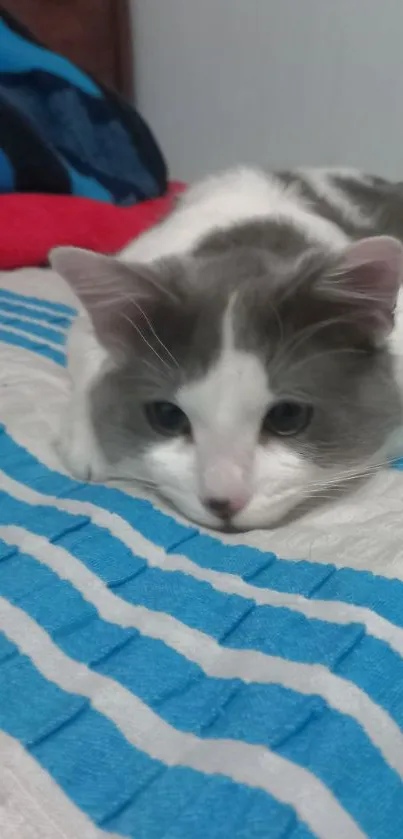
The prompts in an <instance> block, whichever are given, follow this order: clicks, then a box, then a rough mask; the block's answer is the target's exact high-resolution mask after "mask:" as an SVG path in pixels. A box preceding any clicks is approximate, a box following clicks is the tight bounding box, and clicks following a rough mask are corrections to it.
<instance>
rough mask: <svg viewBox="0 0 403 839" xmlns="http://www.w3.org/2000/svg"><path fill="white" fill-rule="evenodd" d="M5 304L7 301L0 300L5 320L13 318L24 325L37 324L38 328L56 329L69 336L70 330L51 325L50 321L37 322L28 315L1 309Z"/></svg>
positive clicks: (1, 311) (5, 327)
mask: <svg viewBox="0 0 403 839" xmlns="http://www.w3.org/2000/svg"><path fill="white" fill-rule="evenodd" d="M3 302H4V303H5V302H6V301H5V300H4V301H3V300H2V299H1V298H0V315H3V316H4V317H5V318H11V319H13V318H15V319H17V320H22V321H24V323H35V324H36V326H43V327H44V329H54V330H55V332H60V334H61V335H67V331H68V329H66V328H65V327H63V326H58V325H57V324H54V323H50V321H44V320H37V318H34V317H29V316H28V315H19V314H16V313H15V312H6V311H5V310H3V309H2V307H1V304H2V303H3ZM7 302H8V301H7ZM10 302H11V301H10ZM49 314H52V313H51V312H49ZM60 317H64V315H60ZM0 325H1V327H2V328H3V327H4V329H7V326H5V325H4V324H3V323H2V324H0ZM31 334H33V333H30V335H31ZM37 337H39V336H37Z"/></svg>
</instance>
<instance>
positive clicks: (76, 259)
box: [49, 247, 161, 347]
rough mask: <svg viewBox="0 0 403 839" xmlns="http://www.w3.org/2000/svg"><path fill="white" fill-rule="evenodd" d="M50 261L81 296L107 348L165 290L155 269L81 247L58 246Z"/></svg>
mask: <svg viewBox="0 0 403 839" xmlns="http://www.w3.org/2000/svg"><path fill="white" fill-rule="evenodd" d="M49 262H50V265H51V267H52V268H53V269H54V271H56V272H57V273H58V274H60V276H62V277H63V278H64V279H65V280H66V281H67V282H68V284H69V285H70V286H71V288H72V289H73V291H74V292H75V294H76V295H77V297H78V298H79V299H80V301H81V303H82V304H83V306H84V307H85V309H86V310H87V312H88V314H89V316H90V318H91V320H92V323H93V326H94V329H95V332H96V334H97V337H98V338H99V340H100V342H101V343H102V344H104V345H105V346H107V347H111V346H112V345H113V344H115V343H116V339H119V341H120V343H121V341H122V339H124V337H125V335H128V331H129V327H130V326H131V328H132V329H133V326H134V322H135V319H136V318H138V317H139V313H141V312H142V311H143V306H144V305H146V304H147V301H148V300H151V299H153V298H155V296H156V295H158V294H159V293H160V290H161V289H160V286H159V283H158V276H157V272H155V271H154V270H153V269H152V268H149V267H148V266H131V265H126V264H125V263H124V262H121V261H120V260H118V259H116V258H114V257H110V256H103V255H102V254H98V253H93V252H92V251H87V250H82V249H81V248H73V247H60V248H55V249H54V250H53V251H51V253H50V255H49Z"/></svg>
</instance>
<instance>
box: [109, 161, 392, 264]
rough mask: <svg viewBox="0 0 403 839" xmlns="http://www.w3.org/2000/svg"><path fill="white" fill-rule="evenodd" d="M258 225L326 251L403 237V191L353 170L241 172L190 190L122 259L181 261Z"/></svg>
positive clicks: (244, 169)
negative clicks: (374, 238)
mask: <svg viewBox="0 0 403 839" xmlns="http://www.w3.org/2000/svg"><path fill="white" fill-rule="evenodd" d="M253 221H256V222H258V223H261V222H262V221H266V222H267V223H273V224H279V223H281V224H282V225H285V226H287V225H288V226H289V227H290V230H291V231H292V230H294V231H295V230H297V231H298V232H299V233H302V234H303V235H304V236H305V238H306V239H307V241H308V242H311V243H312V242H313V243H319V244H321V245H323V246H325V247H327V248H329V249H331V250H338V249H340V248H342V247H343V246H344V245H345V244H346V242H348V241H349V240H350V239H352V238H359V237H361V236H370V235H375V234H376V233H382V232H385V233H390V234H391V235H396V236H398V237H399V238H401V239H403V188H402V186H401V185H399V184H393V183H391V182H389V181H386V180H384V179H382V178H377V177H374V176H370V175H365V174H363V173H361V172H359V171H358V170H355V169H346V168H332V169H330V168H303V169H296V170H294V171H285V172H278V173H273V174H270V173H267V172H265V171H264V170H262V169H258V168H252V167H240V168H236V169H232V170H229V171H227V172H223V173H221V174H219V175H215V176H211V177H208V178H205V179H204V180H202V181H200V182H198V183H195V184H194V185H193V186H191V187H190V188H189V189H188V190H187V191H186V192H185V193H184V195H183V196H182V197H181V198H180V199H179V201H178V203H177V206H176V207H175V209H174V210H173V212H172V213H171V214H170V215H169V216H168V217H167V218H166V219H164V220H163V221H162V222H161V223H160V224H159V225H157V226H156V227H155V228H153V229H152V230H151V231H148V232H147V233H145V234H144V235H143V236H141V237H140V238H139V239H137V240H136V241H134V242H133V243H132V244H130V245H129V246H128V247H127V248H126V249H125V250H124V251H123V252H122V254H121V258H122V259H123V260H125V261H128V262H151V261H154V260H156V259H159V258H165V257H172V256H179V255H185V254H187V253H191V252H192V251H194V250H196V249H198V248H199V247H200V246H201V245H202V243H203V242H204V241H205V240H206V239H208V238H209V237H211V235H213V234H215V233H217V232H219V231H229V230H231V229H232V228H234V227H237V228H239V227H242V225H250V224H251V222H253Z"/></svg>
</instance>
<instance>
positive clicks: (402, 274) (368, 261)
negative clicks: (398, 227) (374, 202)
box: [320, 236, 403, 344]
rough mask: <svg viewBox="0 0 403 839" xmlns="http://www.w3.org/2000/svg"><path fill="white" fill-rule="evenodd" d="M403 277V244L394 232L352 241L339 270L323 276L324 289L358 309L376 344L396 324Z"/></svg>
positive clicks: (351, 308)
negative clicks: (398, 298) (395, 314)
mask: <svg viewBox="0 0 403 839" xmlns="http://www.w3.org/2000/svg"><path fill="white" fill-rule="evenodd" d="M402 279H403V246H402V244H401V243H400V242H399V241H398V239H394V238H393V237H391V236H374V237H371V238H368V239H361V240H359V241H357V242H354V243H352V244H351V245H349V247H348V248H347V249H346V250H345V251H344V253H343V255H342V258H341V260H340V262H339V264H338V265H337V267H336V270H335V271H334V272H332V273H331V274H330V275H329V276H328V277H327V278H325V279H324V280H323V282H322V283H321V284H320V285H321V293H322V294H323V293H325V295H326V297H327V298H328V299H332V300H333V301H335V302H337V301H338V302H339V303H341V304H342V305H343V304H344V305H345V306H346V307H348V309H349V310H350V311H351V312H352V315H353V317H354V313H356V317H357V324H359V325H360V326H361V327H362V328H363V329H364V331H366V332H367V334H368V338H369V339H370V340H371V341H372V342H373V343H375V344H381V343H382V341H384V340H385V338H386V337H387V335H388V334H389V333H390V331H391V330H392V328H393V323H394V313H395V308H396V303H397V297H398V294H399V290H400V287H401V283H402Z"/></svg>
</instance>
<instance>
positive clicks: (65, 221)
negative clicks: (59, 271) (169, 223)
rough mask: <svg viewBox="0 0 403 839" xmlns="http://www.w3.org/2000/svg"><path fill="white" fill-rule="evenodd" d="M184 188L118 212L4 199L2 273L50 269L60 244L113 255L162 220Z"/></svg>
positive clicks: (96, 205) (78, 201)
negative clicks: (50, 257)
mask: <svg viewBox="0 0 403 839" xmlns="http://www.w3.org/2000/svg"><path fill="white" fill-rule="evenodd" d="M183 189H184V186H183V184H171V186H170V190H169V192H168V194H167V195H166V196H164V197H163V198H157V199H155V200H154V201H145V202H144V203H143V204H137V205H136V206H134V207H116V206H114V205H113V204H106V203H105V204H104V203H102V202H99V201H92V200H91V199H89V198H75V197H72V196H66V195H34V194H23V195H21V194H16V193H13V194H10V195H1V196H0V270H3V271H4V270H9V269H12V268H24V267H26V266H30V265H32V266H40V265H46V262H47V257H48V254H49V251H50V250H52V248H54V247H56V246H57V245H76V246H77V247H80V248H88V249H89V250H94V251H99V252H100V253H113V252H114V251H117V250H120V249H121V248H123V247H124V246H125V245H127V244H128V242H130V241H131V239H134V238H135V237H136V236H139V235H140V233H143V231H144V230H147V228H149V227H151V226H152V225H153V224H155V223H156V222H157V221H159V219H161V218H162V217H163V216H164V215H165V214H166V213H168V212H169V210H170V209H171V207H172V204H173V200H174V197H175V196H176V195H177V194H178V193H179V192H181V191H182V190H183Z"/></svg>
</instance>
